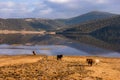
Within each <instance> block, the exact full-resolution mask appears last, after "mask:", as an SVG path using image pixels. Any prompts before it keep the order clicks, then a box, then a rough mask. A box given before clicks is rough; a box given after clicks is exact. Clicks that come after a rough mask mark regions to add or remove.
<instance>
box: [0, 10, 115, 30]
mask: <svg viewBox="0 0 120 80" xmlns="http://www.w3.org/2000/svg"><path fill="white" fill-rule="evenodd" d="M112 16H116V15H115V14H111V13H107V12H98V11H93V12H89V13H86V14H83V15H80V16H77V17H73V18H69V19H41V18H24V19H1V18H0V29H1V30H32V31H33V30H46V31H58V30H62V29H66V28H70V25H76V24H80V23H85V22H89V21H92V20H98V19H103V18H104V19H105V18H109V17H112Z"/></svg>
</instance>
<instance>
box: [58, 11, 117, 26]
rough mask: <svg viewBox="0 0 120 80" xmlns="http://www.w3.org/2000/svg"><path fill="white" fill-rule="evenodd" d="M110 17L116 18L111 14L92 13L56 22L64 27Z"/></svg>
mask: <svg viewBox="0 0 120 80" xmlns="http://www.w3.org/2000/svg"><path fill="white" fill-rule="evenodd" d="M112 16H116V14H112V13H108V12H100V11H92V12H88V13H86V14H83V15H80V16H77V17H73V18H69V19H58V21H60V22H63V23H64V24H66V25H74V24H79V23H83V22H87V21H91V20H96V19H104V18H109V17H112Z"/></svg>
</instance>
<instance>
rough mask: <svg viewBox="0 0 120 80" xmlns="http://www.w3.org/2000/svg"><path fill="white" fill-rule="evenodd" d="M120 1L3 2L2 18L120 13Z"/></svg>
mask: <svg viewBox="0 0 120 80" xmlns="http://www.w3.org/2000/svg"><path fill="white" fill-rule="evenodd" d="M119 3H120V1H119V0H1V1H0V18H24V17H35V18H68V17H73V16H76V15H80V14H83V13H86V12H89V11H96V10H97V11H99V10H100V11H106V12H112V13H118V14H119V13H120V11H119V7H120V5H119Z"/></svg>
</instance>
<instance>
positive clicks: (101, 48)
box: [0, 34, 120, 56]
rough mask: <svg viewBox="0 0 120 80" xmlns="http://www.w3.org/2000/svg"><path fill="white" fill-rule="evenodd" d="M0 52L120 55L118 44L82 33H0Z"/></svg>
mask: <svg viewBox="0 0 120 80" xmlns="http://www.w3.org/2000/svg"><path fill="white" fill-rule="evenodd" d="M0 44H1V45H0V52H1V53H0V54H9V55H13V54H31V53H32V51H33V50H35V51H36V52H37V53H38V54H48V55H56V54H64V55H94V56H120V54H119V52H116V51H118V50H119V49H120V48H119V45H114V46H113V45H112V44H108V43H106V42H104V41H102V40H99V39H96V38H94V37H92V36H83V35H64V36H63V35H31V34H30V35H23V34H14V35H13V34H7V35H5V34H3V35H0Z"/></svg>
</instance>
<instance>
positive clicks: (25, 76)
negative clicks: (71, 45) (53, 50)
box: [0, 55, 120, 80]
mask: <svg viewBox="0 0 120 80" xmlns="http://www.w3.org/2000/svg"><path fill="white" fill-rule="evenodd" d="M8 58H9V64H7V65H1V67H0V80H119V79H120V76H119V74H120V64H119V63H120V59H119V58H102V57H85V56H84V57H80V56H64V57H63V59H62V60H58V61H57V60H56V57H55V56H48V57H47V58H46V57H44V56H39V55H36V56H4V57H0V62H1V63H2V61H3V59H6V60H7V59H8ZM21 58H22V59H23V60H24V61H25V62H22V63H21V62H19V59H21ZM86 58H92V59H96V58H97V59H99V60H100V63H99V64H97V65H95V64H94V65H93V66H92V67H90V66H88V65H87V63H86ZM12 59H13V60H15V61H14V63H12V64H11V63H10V60H12ZM28 59H29V60H28ZM31 59H33V60H34V61H32V60H31ZM38 59H39V60H38ZM26 60H27V61H28V62H26ZM17 61H18V62H19V63H17ZM3 63H4V61H3Z"/></svg>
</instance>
